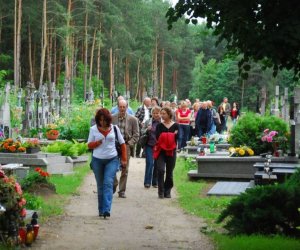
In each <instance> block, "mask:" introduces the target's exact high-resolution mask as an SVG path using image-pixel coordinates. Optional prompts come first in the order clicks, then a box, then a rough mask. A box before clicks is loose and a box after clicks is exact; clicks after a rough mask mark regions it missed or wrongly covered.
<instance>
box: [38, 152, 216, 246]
mask: <svg viewBox="0 0 300 250" xmlns="http://www.w3.org/2000/svg"><path fill="white" fill-rule="evenodd" d="M144 161H145V159H139V158H131V160H130V169H129V176H128V183H127V191H126V195H127V198H126V199H122V198H119V197H118V196H117V194H115V195H114V199H113V204H112V211H111V217H110V218H108V219H103V218H101V219H100V218H99V217H98V212H97V194H96V182H95V178H94V175H93V174H92V173H91V174H89V175H88V176H87V177H86V179H85V181H84V183H83V185H82V187H81V188H80V193H79V195H77V196H73V197H72V198H71V199H70V202H69V203H68V205H67V206H66V210H65V214H64V215H63V216H60V217H59V218H56V219H54V220H53V221H51V222H48V223H46V224H43V225H42V226H41V228H40V232H39V237H38V239H37V240H36V242H35V243H34V244H33V245H32V249H88V250H90V249H130V250H131V249H199V250H200V249H203V250H204V249H205V250H210V249H214V247H213V244H212V242H211V241H210V240H209V239H208V237H207V236H205V235H204V234H202V233H200V228H201V227H202V226H203V225H204V222H203V221H202V220H201V219H199V218H197V217H195V216H191V215H188V214H185V213H184V212H183V210H182V209H181V208H180V207H179V205H178V203H177V200H176V192H175V190H174V191H173V190H172V198H171V199H158V194H157V189H156V188H150V189H145V188H144V185H143V180H144V169H145V167H144V166H145V163H144Z"/></svg>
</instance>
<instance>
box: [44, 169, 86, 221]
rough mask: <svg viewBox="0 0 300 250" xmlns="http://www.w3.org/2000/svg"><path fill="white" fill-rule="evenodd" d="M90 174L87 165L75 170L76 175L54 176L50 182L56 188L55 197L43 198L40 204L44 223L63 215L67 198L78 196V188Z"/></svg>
mask: <svg viewBox="0 0 300 250" xmlns="http://www.w3.org/2000/svg"><path fill="white" fill-rule="evenodd" d="M89 172H90V168H89V166H88V164H87V165H85V166H81V167H75V168H74V174H71V175H65V176H64V175H52V176H51V177H50V182H52V183H53V184H54V185H55V187H56V193H57V194H55V195H50V196H46V197H42V202H41V204H40V209H39V211H40V214H41V219H42V221H44V220H47V219H48V217H50V216H53V215H61V214H62V213H63V211H64V206H65V203H66V201H67V198H68V197H69V196H70V195H78V193H79V192H78V188H79V187H80V186H81V184H82V182H83V180H84V177H85V176H86V175H87V174H88V173H89Z"/></svg>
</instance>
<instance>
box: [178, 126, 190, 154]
mask: <svg viewBox="0 0 300 250" xmlns="http://www.w3.org/2000/svg"><path fill="white" fill-rule="evenodd" d="M189 136H190V125H189V124H186V125H183V124H179V134H178V149H182V148H185V147H186V145H187V144H186V142H187V141H188V140H189Z"/></svg>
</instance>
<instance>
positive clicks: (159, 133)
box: [153, 107, 179, 199]
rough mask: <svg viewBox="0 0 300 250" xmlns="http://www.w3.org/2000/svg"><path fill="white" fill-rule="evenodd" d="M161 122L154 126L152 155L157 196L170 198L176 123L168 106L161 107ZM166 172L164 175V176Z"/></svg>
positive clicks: (174, 161) (174, 155) (174, 156)
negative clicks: (155, 173)
mask: <svg viewBox="0 0 300 250" xmlns="http://www.w3.org/2000/svg"><path fill="white" fill-rule="evenodd" d="M160 114H161V118H162V120H163V122H162V123H159V124H158V125H157V126H156V131H155V133H156V139H157V143H156V145H155V147H154V152H153V157H154V158H155V159H156V164H157V165H156V166H157V181H158V197H159V198H161V199H163V198H171V189H172V187H173V170H174V168H175V163H176V140H177V134H178V129H179V128H178V124H177V123H175V122H173V121H172V110H171V109H170V108H168V107H164V108H162V109H161V112H160ZM165 173H166V176H165Z"/></svg>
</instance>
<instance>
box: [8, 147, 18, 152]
mask: <svg viewBox="0 0 300 250" xmlns="http://www.w3.org/2000/svg"><path fill="white" fill-rule="evenodd" d="M8 150H9V151H11V152H15V151H16V147H15V146H9V147H8Z"/></svg>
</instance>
